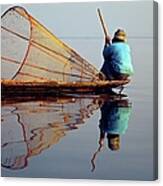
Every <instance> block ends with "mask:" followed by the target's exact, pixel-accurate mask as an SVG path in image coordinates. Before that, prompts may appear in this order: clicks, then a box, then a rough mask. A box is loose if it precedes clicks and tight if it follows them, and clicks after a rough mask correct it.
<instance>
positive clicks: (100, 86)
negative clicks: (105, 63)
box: [1, 80, 130, 98]
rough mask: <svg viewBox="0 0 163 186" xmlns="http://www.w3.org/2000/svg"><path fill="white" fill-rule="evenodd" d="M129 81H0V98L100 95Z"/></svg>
mask: <svg viewBox="0 0 163 186" xmlns="http://www.w3.org/2000/svg"><path fill="white" fill-rule="evenodd" d="M129 81H130V80H114V81H96V82H69V83H67V82H56V81H17V80H2V81H1V88H2V98H3V97H7V96H42V95H44V96H46V95H47V96H48V95H51V96H55V95H56V94H57V95H58V94H64V93H72V94H74V93H75V94H76V93H80V94H82V93H92V94H93V93H101V92H105V91H107V90H108V88H117V87H119V86H124V85H126V84H128V83H129Z"/></svg>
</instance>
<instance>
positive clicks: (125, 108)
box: [91, 99, 131, 171]
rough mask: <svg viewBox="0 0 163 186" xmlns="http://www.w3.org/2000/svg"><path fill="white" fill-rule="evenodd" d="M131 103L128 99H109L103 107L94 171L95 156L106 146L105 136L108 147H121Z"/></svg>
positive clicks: (93, 159) (113, 149)
mask: <svg viewBox="0 0 163 186" xmlns="http://www.w3.org/2000/svg"><path fill="white" fill-rule="evenodd" d="M130 113H131V103H129V101H128V99H117V100H111V101H110V100H109V101H106V102H104V104H103V106H102V107H101V119H100V124H99V128H100V139H99V148H98V150H97V151H96V152H95V153H94V155H93V157H92V159H91V163H92V171H94V169H95V158H96V156H97V154H98V153H99V152H100V151H101V149H102V147H103V146H104V140H105V137H107V140H108V148H109V149H111V150H112V151H117V150H119V149H120V135H123V134H125V132H126V130H127V128H128V121H129V116H130Z"/></svg>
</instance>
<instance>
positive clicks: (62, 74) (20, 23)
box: [1, 7, 99, 82]
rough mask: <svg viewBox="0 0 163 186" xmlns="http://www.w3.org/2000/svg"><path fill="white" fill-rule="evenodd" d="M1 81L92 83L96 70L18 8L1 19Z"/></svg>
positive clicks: (7, 12) (13, 8)
mask: <svg viewBox="0 0 163 186" xmlns="http://www.w3.org/2000/svg"><path fill="white" fill-rule="evenodd" d="M1 38H2V39H1V48H2V51H1V67H2V79H15V80H30V81H35V80H37V81H40V80H45V81H47V80H55V81H57V82H59V81H62V82H73V81H93V80H94V78H96V75H97V74H98V73H99V71H98V70H97V69H96V68H95V67H94V66H93V65H91V64H90V63H89V62H87V61H86V60H85V59H83V58H82V57H81V56H80V55H79V54H78V53H77V52H75V51H74V50H73V49H72V48H70V47H69V46H67V45H66V44H64V43H63V42H62V41H60V40H59V39H58V38H57V37H56V36H54V35H53V34H52V33H51V32H49V31H48V30H47V29H46V28H45V27H44V26H43V25H41V24H40V23H39V22H38V21H37V20H36V19H34V18H33V17H32V16H31V15H29V14H28V13H27V11H26V10H25V9H24V8H22V7H12V8H10V9H8V10H7V11H6V12H5V13H4V14H3V15H2V17H1Z"/></svg>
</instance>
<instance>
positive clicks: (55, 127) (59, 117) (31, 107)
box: [2, 97, 100, 169]
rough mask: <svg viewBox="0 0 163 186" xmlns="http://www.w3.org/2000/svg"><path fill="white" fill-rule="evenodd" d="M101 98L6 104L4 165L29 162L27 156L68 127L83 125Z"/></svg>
mask: <svg viewBox="0 0 163 186" xmlns="http://www.w3.org/2000/svg"><path fill="white" fill-rule="evenodd" d="M99 100H100V99H98V98H95V97H90V98H89V97H88V98H84V97H83V98H82V97H81V98H70V97H69V98H68V97H67V98H66V97H65V98H58V99H56V100H53V101H52V100H50V101H35V102H32V101H31V102H16V103H14V104H12V103H9V105H3V107H2V167H6V168H9V169H22V168H24V167H25V166H27V163H28V158H30V157H31V156H36V155H38V154H40V153H41V152H43V151H44V150H46V149H48V148H50V147H51V146H53V145H55V144H57V143H58V142H59V141H60V140H61V139H62V138H63V137H64V136H65V135H66V134H67V132H68V131H72V130H74V129H78V128H80V126H82V124H84V121H85V120H86V119H88V118H89V117H91V115H93V113H94V112H95V111H96V110H97V109H98V108H99ZM40 118H41V119H40ZM11 120H12V122H11Z"/></svg>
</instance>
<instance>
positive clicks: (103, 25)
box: [97, 8, 111, 44]
mask: <svg viewBox="0 0 163 186" xmlns="http://www.w3.org/2000/svg"><path fill="white" fill-rule="evenodd" d="M97 12H98V15H99V18H100V22H101V25H102V28H103V31H104V35H105V38H108V40H109V44H110V41H111V37H110V36H109V32H108V29H107V27H106V24H105V21H104V18H103V15H102V13H101V11H100V9H99V8H98V9H97Z"/></svg>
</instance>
